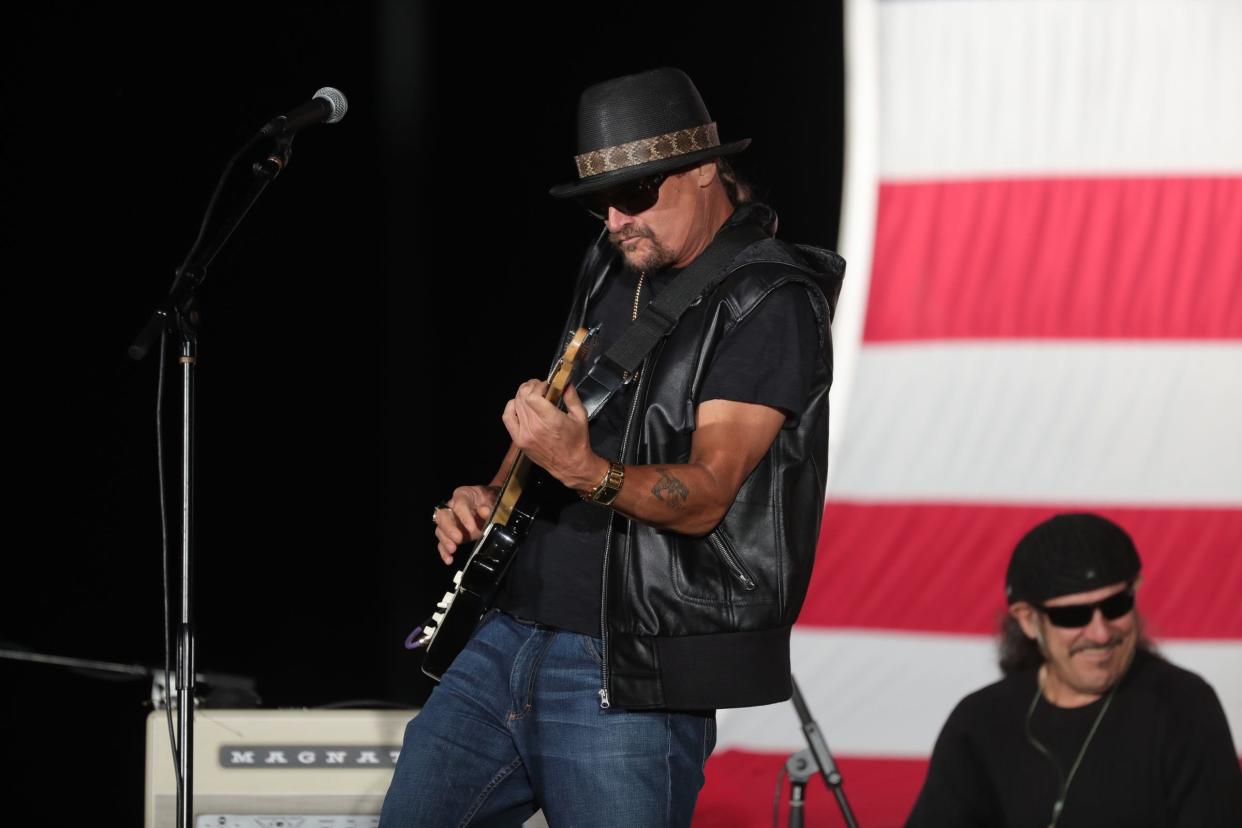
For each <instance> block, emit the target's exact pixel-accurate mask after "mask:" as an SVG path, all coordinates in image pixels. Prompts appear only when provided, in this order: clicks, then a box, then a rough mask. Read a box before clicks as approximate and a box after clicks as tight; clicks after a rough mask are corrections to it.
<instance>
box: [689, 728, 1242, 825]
mask: <svg viewBox="0 0 1242 828" xmlns="http://www.w3.org/2000/svg"><path fill="white" fill-rule="evenodd" d="M829 738H831V736H830V737H829ZM828 749H829V750H831V749H832V745H831V743H829V745H828ZM788 758H789V757H788V756H787V755H786V754H771V753H751V752H748V751H741V750H726V751H721V752H720V753H717V754H713V755H712V757H711V758H710V759H708V760H707V781H706V782H705V783H704V785H703V790H702V792H701V793H700V794H699V801H698V806H697V807H696V808H695V811H694V821H693V822H692V825H693V826H694V828H755V826H765V825H772V824H773V822H772V804H773V800H774V799H775V800H776V801H777V803H778V804H779V814H778V816H777V821H776V823H775V824H776V825H788V824H789V795H790V786H789V779H788V777H786V778H784V779H783V780H782V785H781V788H780V792H779V794H778V793H777V788H776V782H777V777H778V776H779V775H780V772H781V768H782V767H783V766H784V765H785V761H786V760H787V759H788ZM833 758H834V759H835V760H836V762H837V769H838V770H839V771H840V772H841V779H842V785H841V790H842V791H844V792H845V799H846V801H847V802H849V805H850V810H851V811H853V813H854V817H855V820H856V822H857V823H858V824H859V825H865V826H867V828H901V826H903V825H904V824H905V821H906V817H907V815H909V813H910V809H911V808H913V807H914V802H915V800H916V799H918V795H919V790H920V789H921V788H922V787H923V779H924V778H925V777H926V776H927V764H928V763H927V760H926V759H887V758H885V759H877V758H866V759H863V758H859V757H856V756H844V757H842V756H834V757H833ZM1239 761H1242V759H1240V760H1239ZM805 794H806V799H805V804H804V806H803V808H804V813H805V817H806V819H805V821H804V823H803V824H804V825H806V826H807V828H828V826H831V828H837V826H843V825H845V820H844V819H842V817H841V810H840V807H839V806H838V805H837V802H836V799H835V798H834V797H833V795H832V793H831V791H830V790H829V789H828V786H827V784H826V783H825V782H824V780H823V779H822V778H820V777H818V776H816V777H814V778H812V779H811V780H810V781H808V782H807V785H806V789H805Z"/></svg>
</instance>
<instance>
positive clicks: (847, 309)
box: [828, 0, 879, 479]
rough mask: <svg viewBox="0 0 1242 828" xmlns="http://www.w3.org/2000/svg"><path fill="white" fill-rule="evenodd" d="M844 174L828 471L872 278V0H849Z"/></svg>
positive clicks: (833, 462) (874, 129)
mask: <svg viewBox="0 0 1242 828" xmlns="http://www.w3.org/2000/svg"><path fill="white" fill-rule="evenodd" d="M844 16H845V27H846V35H845V59H846V62H847V65H848V68H847V70H846V73H845V83H846V90H845V105H846V107H847V112H846V118H845V124H846V130H847V133H846V137H845V180H844V183H843V186H842V192H841V228H840V234H839V237H840V239H841V242H840V252H841V255H842V256H844V257H845V262H846V268H845V281H844V282H843V283H842V285H841V295H840V297H839V298H838V300H837V310H836V314H835V315H834V316H833V319H832V363H833V364H832V370H833V378H832V416H831V417H830V418H829V420H828V458H829V459H828V476H829V479H831V478H832V475H833V474H834V469H835V468H836V456H837V446H838V445H839V444H840V442H841V440H842V435H844V433H845V424H846V422H847V416H848V412H849V404H850V400H851V394H850V391H851V389H852V387H853V385H854V367H855V365H856V364H857V362H858V350H859V348H860V347H861V346H862V333H863V326H864V323H865V321H866V311H867V291H868V288H869V285H870V283H871V252H872V247H871V245H872V240H873V239H874V238H875V211H876V195H877V187H876V180H877V179H876V164H877V161H876V143H877V141H876V135H877V129H878V127H877V124H876V118H877V115H876V113H877V109H878V106H879V104H878V97H879V96H878V95H877V94H876V88H877V86H876V69H875V66H876V48H875V46H876V37H875V26H876V15H875V4H874V2H873V0H849V4H848V5H847V6H846V8H845V12H844Z"/></svg>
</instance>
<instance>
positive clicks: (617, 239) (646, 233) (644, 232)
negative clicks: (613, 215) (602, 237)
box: [608, 227, 652, 246]
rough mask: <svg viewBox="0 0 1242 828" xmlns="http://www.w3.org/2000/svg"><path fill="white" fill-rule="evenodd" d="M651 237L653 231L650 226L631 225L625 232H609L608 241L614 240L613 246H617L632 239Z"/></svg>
mask: <svg viewBox="0 0 1242 828" xmlns="http://www.w3.org/2000/svg"><path fill="white" fill-rule="evenodd" d="M651 237H652V232H651V229H650V228H647V227H631V228H629V229H628V230H626V231H625V232H623V233H609V234H608V241H610V242H612V244H613V246H617V245H620V244H622V243H623V242H627V241H630V240H631V239H649V238H651Z"/></svg>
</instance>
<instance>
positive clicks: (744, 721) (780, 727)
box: [716, 627, 1242, 757]
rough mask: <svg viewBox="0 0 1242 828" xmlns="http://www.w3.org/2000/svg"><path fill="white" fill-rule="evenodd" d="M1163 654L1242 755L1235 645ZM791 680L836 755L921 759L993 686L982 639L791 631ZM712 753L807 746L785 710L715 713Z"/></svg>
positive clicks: (1241, 679) (1241, 696) (1188, 645)
mask: <svg viewBox="0 0 1242 828" xmlns="http://www.w3.org/2000/svg"><path fill="white" fill-rule="evenodd" d="M1158 649H1159V651H1160V653H1161V654H1162V655H1163V656H1164V657H1165V658H1167V659H1169V660H1170V661H1172V662H1173V663H1174V664H1177V665H1179V666H1181V667H1184V668H1186V669H1188V670H1191V671H1193V672H1195V673H1198V674H1199V675H1200V676H1202V677H1203V678H1204V679H1206V680H1207V681H1208V682H1209V683H1210V684H1211V685H1212V686H1213V688H1214V689H1215V690H1216V695H1217V696H1218V697H1220V700H1221V704H1222V705H1223V706H1224V708H1225V715H1226V717H1227V718H1228V719H1229V722H1230V728H1231V730H1232V732H1233V734H1234V744H1235V745H1238V746H1240V747H1242V740H1240V739H1239V738H1238V737H1239V736H1242V730H1239V728H1240V727H1242V642H1240V641H1227V642H1204V641H1167V642H1162V643H1160V644H1159V647H1158ZM792 656H793V674H794V678H795V679H797V680H798V685H799V687H800V688H801V690H802V695H803V697H804V698H805V700H806V703H807V707H808V708H809V709H810V712H811V716H812V717H813V718H814V719H815V720H816V722H817V723H818V724H819V726H820V728H821V730H822V731H823V734H824V738H825V740H826V741H827V742H828V748H829V750H831V751H832V752H833V753H834V754H837V755H850V756H888V757H926V756H929V755H930V754H931V749H932V746H933V745H934V744H935V741H936V736H937V734H939V732H940V728H941V726H942V725H943V724H944V721H945V719H946V718H947V717H948V715H949V713H950V712H951V711H952V710H953V708H954V706H955V705H956V704H957V703H958V701H960V700H961V699H962V697H964V696H965V695H967V694H968V693H971V692H973V691H975V690H977V689H979V688H980V687H983V686H985V685H987V684H990V683H992V682H993V681H996V680H997V679H998V678H999V677H1000V672H999V670H998V669H997V667H996V644H995V641H994V640H993V639H992V638H988V637H985V636H947V635H930V634H926V635H920V634H913V633H885V632H878V631H861V630H825V629H815V628H810V627H795V628H794V634H793V642H792ZM717 720H718V724H719V738H718V741H717V746H716V750H718V751H720V750H728V749H739V750H753V751H763V752H781V753H785V752H788V753H792V752H794V751H797V750H801V749H802V748H804V747H806V742H805V741H804V739H803V737H802V733H801V730H800V727H799V721H798V715H797V713H796V712H795V710H794V707H793V705H792V704H791V703H786V704H779V705H768V706H767V707H755V708H742V709H737V710H722V711H720V712H719V713H718V714H717Z"/></svg>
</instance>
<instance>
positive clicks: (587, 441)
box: [500, 380, 608, 492]
mask: <svg viewBox="0 0 1242 828" xmlns="http://www.w3.org/2000/svg"><path fill="white" fill-rule="evenodd" d="M547 390H548V384H547V383H546V382H543V381H541V380H527V381H526V382H524V383H522V384H521V385H520V386H518V390H517V393H516V394H514V395H513V399H511V400H509V402H508V403H507V404H506V405H505V410H504V413H503V414H502V415H501V417H500V419H501V421H502V422H503V423H504V424H505V428H506V429H508V431H509V436H510V437H512V438H513V444H514V445H515V446H517V447H518V448H519V449H520V450H521V451H522V452H524V453H525V454H526V456H527V457H529V458H530V459H531V461H532V462H533V463H535V465H537V466H540V467H541V468H543V469H544V470H546V471H547V472H548V473H549V474H551V475H552V476H553V477H555V478H556V479H557V480H559V481H560V482H561V483H563V484H564V485H565V486H567V487H568V488H570V489H574V490H576V491H580V492H582V491H591V490H592V489H594V488H595V486H596V484H597V483H599V481H600V480H601V479H602V478H603V476H604V473H605V472H606V471H607V470H608V461H607V460H605V459H604V458H602V457H600V456H599V455H598V454H596V453H595V452H594V451H592V450H591V435H590V432H589V430H588V427H587V413H586V409H585V408H583V407H582V400H581V399H579V397H578V392H577V390H576V389H575V388H574V387H573V386H572V385H568V386H566V387H565V393H564V395H563V400H564V403H565V410H564V411H561V410H560V409H559V408H558V407H556V406H555V405H553V404H552V403H550V402H548V401H547V400H546V399H545V398H544V394H546V393H547Z"/></svg>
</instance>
